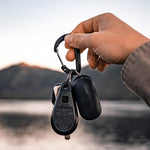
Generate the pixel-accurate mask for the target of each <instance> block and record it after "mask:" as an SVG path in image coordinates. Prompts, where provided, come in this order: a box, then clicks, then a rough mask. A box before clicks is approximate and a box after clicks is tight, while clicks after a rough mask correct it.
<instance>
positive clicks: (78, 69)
mask: <svg viewBox="0 0 150 150" xmlns="http://www.w3.org/2000/svg"><path fill="white" fill-rule="evenodd" d="M66 35H68V34H64V35H62V36H61V37H60V38H58V39H57V41H56V42H55V45H54V52H56V53H57V56H58V58H59V60H60V62H61V65H62V66H61V69H62V70H63V71H64V72H65V73H67V74H69V72H70V70H72V69H69V68H68V67H67V66H66V65H64V63H63V61H62V59H61V57H60V55H59V52H58V46H59V44H60V43H61V42H62V41H64V39H65V36H66ZM74 50H75V59H76V70H74V69H73V71H72V75H77V73H80V71H81V60H80V49H77V48H75V49H74Z"/></svg>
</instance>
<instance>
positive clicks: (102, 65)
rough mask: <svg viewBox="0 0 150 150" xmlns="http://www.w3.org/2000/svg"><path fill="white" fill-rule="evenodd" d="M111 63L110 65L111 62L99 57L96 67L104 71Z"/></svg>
mask: <svg viewBox="0 0 150 150" xmlns="http://www.w3.org/2000/svg"><path fill="white" fill-rule="evenodd" d="M109 65H110V64H109V63H107V62H106V61H104V60H103V59H101V58H99V61H98V65H97V67H96V69H97V70H98V71H100V72H103V71H104V70H105V69H106V67H108V66H109Z"/></svg>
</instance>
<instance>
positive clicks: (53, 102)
mask: <svg viewBox="0 0 150 150" xmlns="http://www.w3.org/2000/svg"><path fill="white" fill-rule="evenodd" d="M60 87H61V83H57V84H55V85H54V86H53V92H52V104H53V105H54V104H55V101H56V98H57V95H58V93H59V90H60Z"/></svg>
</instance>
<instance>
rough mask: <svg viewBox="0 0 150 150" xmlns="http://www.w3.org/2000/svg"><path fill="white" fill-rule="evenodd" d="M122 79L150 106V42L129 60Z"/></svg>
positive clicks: (137, 50)
mask: <svg viewBox="0 0 150 150" xmlns="http://www.w3.org/2000/svg"><path fill="white" fill-rule="evenodd" d="M121 77H122V81H123V83H124V84H125V85H126V86H127V87H128V88H129V89H130V90H131V91H133V92H134V93H135V94H136V95H138V96H140V97H141V98H142V99H144V100H145V102H146V103H147V104H148V105H149V106H150V41H149V42H147V43H145V44H143V45H141V46H140V47H139V48H137V49H136V50H135V51H133V53H132V54H131V55H130V56H129V57H128V58H127V60H126V61H125V63H124V65H123V67H122V72H121Z"/></svg>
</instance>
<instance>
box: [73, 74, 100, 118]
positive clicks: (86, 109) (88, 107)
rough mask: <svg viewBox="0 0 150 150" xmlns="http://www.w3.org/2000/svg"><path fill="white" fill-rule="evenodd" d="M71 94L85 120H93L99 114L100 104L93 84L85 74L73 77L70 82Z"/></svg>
mask: <svg viewBox="0 0 150 150" xmlns="http://www.w3.org/2000/svg"><path fill="white" fill-rule="evenodd" d="M72 94H73V98H74V100H75V101H76V102H77V105H78V109H79V112H80V115H81V116H82V117H83V118H84V119H86V120H93V119H96V118H97V117H99V115H100V114H101V105H100V100H99V97H98V94H97V92H96V87H95V84H94V82H93V80H92V78H90V77H89V76H87V75H81V76H78V77H77V78H75V80H74V81H73V84H72Z"/></svg>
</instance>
